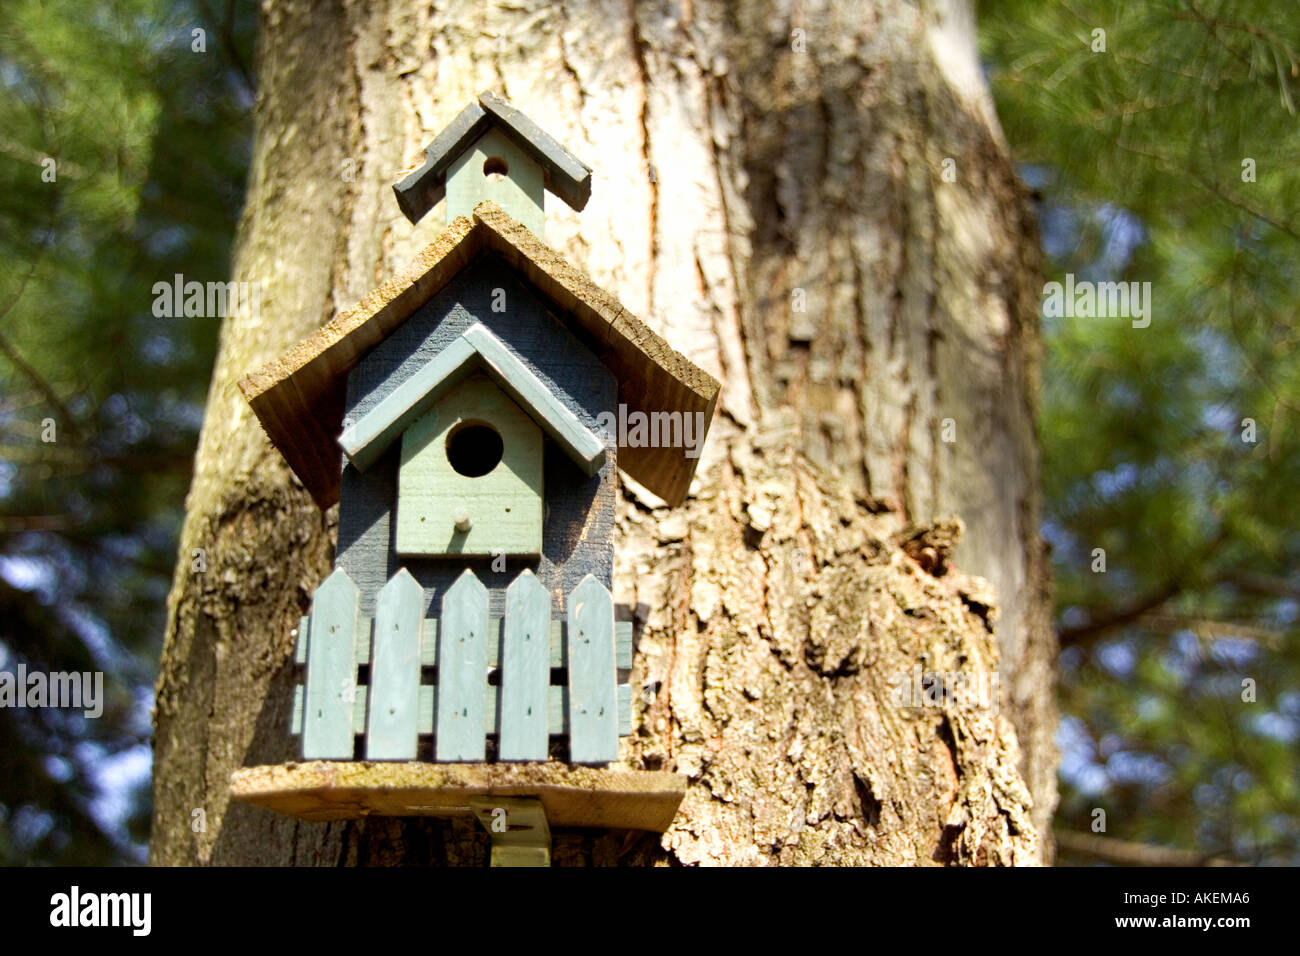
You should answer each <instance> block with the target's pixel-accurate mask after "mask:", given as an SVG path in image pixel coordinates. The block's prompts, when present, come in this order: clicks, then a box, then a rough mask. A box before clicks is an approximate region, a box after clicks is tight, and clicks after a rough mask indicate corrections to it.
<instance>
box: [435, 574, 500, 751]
mask: <svg viewBox="0 0 1300 956" xmlns="http://www.w3.org/2000/svg"><path fill="white" fill-rule="evenodd" d="M487 645H488V601H487V588H485V587H484V586H483V583H482V582H481V581H479V579H478V578H476V577H475V576H474V572H472V571H466V572H465V573H464V574H462V575H461V576H460V577H459V578H457V579H456V583H455V584H453V585H452V586H451V588H450V589H449V590H448V591H447V594H446V595H445V596H444V597H443V599H442V618H441V623H440V626H439V628H438V715H437V716H438V724H437V728H436V730H435V732H434V749H435V753H436V755H437V759H438V760H440V761H447V760H458V761H478V760H483V759H484V758H485V757H486V755H487V754H486V750H487V738H486V736H485V735H484V726H485V725H484V707H483V696H484V695H483V688H484V687H485V686H487Z"/></svg>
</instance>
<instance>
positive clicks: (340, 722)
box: [292, 568, 632, 764]
mask: <svg viewBox="0 0 1300 956" xmlns="http://www.w3.org/2000/svg"><path fill="white" fill-rule="evenodd" d="M359 598H360V592H359V590H358V588H357V586H356V584H355V583H354V582H353V580H352V579H351V577H349V576H348V574H347V572H346V571H344V570H343V569H342V568H340V569H338V570H336V571H334V573H333V574H331V575H330V576H329V577H328V578H326V579H325V581H324V582H322V584H321V585H320V587H318V588H317V589H316V593H315V595H314V596H313V599H312V611H311V615H310V616H309V617H304V618H303V619H302V621H301V624H300V625H299V628H298V645H297V646H298V652H297V662H298V663H299V664H303V665H305V668H306V674H305V678H304V680H303V682H302V683H301V684H299V685H298V686H297V687H296V688H295V694H294V709H293V718H292V730H293V733H295V734H301V735H302V756H303V758H304V759H306V760H350V759H352V757H353V755H354V750H355V746H356V741H355V737H356V736H361V737H363V738H364V740H363V748H362V751H363V753H364V757H365V759H367V760H414V759H416V756H417V752H418V743H419V741H418V738H419V737H420V736H421V735H429V734H432V735H433V754H434V759H435V760H438V761H458V762H479V761H483V760H485V759H486V758H487V746H486V744H487V737H488V735H495V737H496V742H497V747H496V759H497V760H499V761H531V760H545V759H547V754H548V750H549V747H548V742H549V739H550V738H551V737H564V736H567V737H568V745H569V746H568V753H569V760H570V762H572V763H589V764H590V763H609V762H611V761H613V760H616V759H617V758H618V738H619V736H620V734H626V733H630V731H631V727H630V724H631V704H632V701H631V693H630V690H629V688H628V686H627V685H626V684H619V683H618V682H617V678H618V671H619V670H623V671H624V672H626V671H627V670H628V669H630V668H631V666H632V625H631V623H630V622H621V621H620V622H615V620H614V602H613V599H612V597H611V596H610V593H609V590H608V589H607V588H606V587H605V586H604V585H603V584H601V583H600V582H599V581H597V580H596V579H595V578H594V577H592V576H591V575H588V576H587V577H585V578H583V579H582V581H581V582H580V583H579V584H578V586H577V587H575V588H574V589H573V591H572V592H571V593H570V594H569V598H568V603H567V606H566V609H567V614H566V615H565V616H564V617H562V618H560V619H554V620H553V619H552V615H551V596H550V594H549V593H547V591H546V589H545V588H544V587H542V585H541V582H539V581H538V580H537V578H536V577H535V576H534V575H533V574H532V572H530V571H524V572H523V573H522V574H520V575H519V577H517V578H516V579H515V580H514V582H512V583H511V585H510V587H509V588H507V590H506V600H505V616H504V618H490V617H489V615H488V592H487V588H486V587H484V586H483V583H482V582H481V581H479V579H478V578H477V577H476V576H475V575H474V573H473V572H471V571H466V572H465V573H464V574H462V575H461V576H460V577H459V578H457V579H456V582H455V583H454V584H453V585H452V586H451V587H450V588H449V589H448V590H447V592H446V593H445V594H444V595H443V597H442V601H441V614H440V615H438V616H436V617H427V618H426V617H424V616H423V613H422V607H423V603H424V602H423V589H422V588H421V587H420V584H419V582H417V581H416V580H415V578H414V577H412V576H411V574H410V572H408V571H407V570H406V569H405V568H403V569H402V570H400V571H398V573H397V574H395V575H394V576H393V577H392V578H391V579H390V580H389V581H388V583H387V584H385V585H384V587H383V588H382V589H381V590H380V591H379V594H378V596H377V598H376V601H375V616H374V618H373V619H371V618H366V617H362V616H361V615H360V613H359V607H360V601H359ZM362 666H368V669H369V680H368V682H365V683H363V682H362V681H361V680H360V675H359V668H360V667H362ZM556 668H559V669H563V670H564V671H565V672H566V674H567V679H566V680H565V681H564V682H563V683H560V684H555V685H553V684H552V683H551V675H552V671H553V669H556ZM426 669H431V673H432V674H433V680H432V683H424V682H423V679H422V675H423V674H424V673H426V672H427V671H426Z"/></svg>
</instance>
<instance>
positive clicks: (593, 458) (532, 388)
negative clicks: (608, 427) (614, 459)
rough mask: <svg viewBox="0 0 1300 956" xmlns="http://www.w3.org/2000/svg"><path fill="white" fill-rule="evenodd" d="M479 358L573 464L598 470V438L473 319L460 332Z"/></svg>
mask: <svg viewBox="0 0 1300 956" xmlns="http://www.w3.org/2000/svg"><path fill="white" fill-rule="evenodd" d="M461 338H463V339H465V341H467V342H469V344H470V345H472V346H474V350H475V351H476V352H478V354H479V355H480V356H481V357H482V359H483V367H484V368H486V369H487V370H488V372H489V373H491V374H492V376H493V377H494V378H495V379H496V380H497V384H498V385H500V386H501V387H502V388H503V389H505V391H506V392H507V393H508V394H509V395H510V397H511V398H513V399H514V400H515V401H516V402H518V403H519V407H520V408H522V409H524V410H525V411H527V412H528V413H529V414H531V415H532V416H533V418H534V420H536V422H537V424H538V425H540V426H542V431H544V432H546V433H547V434H548V435H550V436H551V438H552V439H553V440H554V441H556V442H558V443H559V445H560V447H561V448H563V449H564V450H565V451H567V452H568V453H569V456H570V457H571V458H572V459H573V462H574V464H576V465H577V466H578V467H579V468H581V469H582V470H583V471H585V472H586V473H587V474H588V475H594V474H595V473H596V472H598V471H600V466H601V465H603V464H604V463H605V446H604V444H603V443H602V442H601V440H600V437H599V436H598V435H597V434H596V433H595V432H594V431H592V430H591V429H589V428H586V427H584V426H583V424H582V422H581V421H579V420H578V416H577V415H575V414H574V413H573V412H571V411H570V410H569V408H568V406H566V405H565V404H564V402H562V401H561V400H560V399H559V398H558V397H557V396H556V395H555V394H554V393H553V392H551V390H550V389H549V388H547V386H546V384H545V383H544V382H543V381H542V380H541V379H540V378H538V377H537V376H536V375H534V374H533V373H532V371H531V370H530V369H529V368H528V366H527V365H525V364H524V363H523V362H521V361H520V360H519V359H517V358H515V356H514V354H513V353H511V351H510V350H509V349H508V348H506V345H505V343H504V342H502V341H501V340H500V339H499V338H497V337H496V336H495V335H493V334H492V333H491V332H490V331H488V328H487V326H486V325H484V324H483V323H482V322H475V323H474V324H473V325H471V326H470V327H469V328H468V329H466V330H465V331H464V332H462V333H461Z"/></svg>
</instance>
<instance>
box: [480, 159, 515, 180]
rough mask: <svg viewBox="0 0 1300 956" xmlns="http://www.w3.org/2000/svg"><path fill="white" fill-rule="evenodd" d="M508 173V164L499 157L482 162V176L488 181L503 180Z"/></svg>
mask: <svg viewBox="0 0 1300 956" xmlns="http://www.w3.org/2000/svg"><path fill="white" fill-rule="evenodd" d="M509 172H510V164H509V163H507V162H506V161H505V160H504V159H502V158H501V157H500V156H489V157H488V158H487V159H485V160H484V161H483V175H484V176H486V177H487V178H488V179H505V178H506V175H507V174H508V173H509Z"/></svg>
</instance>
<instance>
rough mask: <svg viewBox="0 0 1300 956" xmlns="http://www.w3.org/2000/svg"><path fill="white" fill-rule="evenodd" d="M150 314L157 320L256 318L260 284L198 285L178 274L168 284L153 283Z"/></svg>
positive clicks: (208, 283)
mask: <svg viewBox="0 0 1300 956" xmlns="http://www.w3.org/2000/svg"><path fill="white" fill-rule="evenodd" d="M151 291H152V292H153V314H154V315H155V316H156V317H157V318H160V319H176V318H181V317H185V318H191V319H194V318H199V319H224V318H226V317H227V316H232V315H237V316H239V317H240V318H241V319H257V318H260V317H261V315H262V285H261V283H260V282H198V281H196V280H194V279H191V280H189V281H188V282H187V281H186V280H185V276H183V275H181V274H180V273H179V272H178V273H176V275H175V276H174V277H173V278H172V281H171V282H166V281H159V282H155V283H154V284H153V289H152V290H151Z"/></svg>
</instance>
